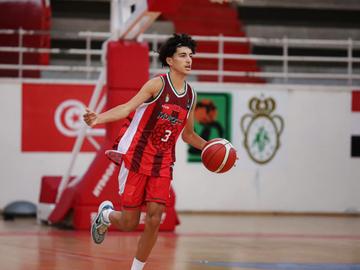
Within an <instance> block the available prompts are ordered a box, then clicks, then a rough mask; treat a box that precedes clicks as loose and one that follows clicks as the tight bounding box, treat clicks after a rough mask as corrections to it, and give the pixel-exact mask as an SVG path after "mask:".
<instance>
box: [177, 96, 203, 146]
mask: <svg viewBox="0 0 360 270" xmlns="http://www.w3.org/2000/svg"><path fill="white" fill-rule="evenodd" d="M195 104H196V102H194V103H193V106H192V108H191V111H190V114H189V118H188V120H187V122H186V125H185V127H184V131H183V133H182V139H183V140H184V142H186V143H188V144H190V145H191V146H192V147H195V148H197V149H200V150H202V149H203V148H204V146H205V144H206V143H207V141H205V140H204V139H203V138H201V137H200V136H199V135H198V134H196V133H195V131H194V111H195Z"/></svg>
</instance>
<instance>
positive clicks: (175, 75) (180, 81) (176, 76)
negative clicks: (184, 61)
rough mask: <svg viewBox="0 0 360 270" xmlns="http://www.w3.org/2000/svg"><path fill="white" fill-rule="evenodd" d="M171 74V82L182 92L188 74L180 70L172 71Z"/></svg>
mask: <svg viewBox="0 0 360 270" xmlns="http://www.w3.org/2000/svg"><path fill="white" fill-rule="evenodd" d="M169 76H170V80H171V83H172V84H173V86H174V87H175V89H176V91H178V92H182V91H183V89H184V82H185V78H186V75H185V74H181V73H179V72H175V71H170V72H169Z"/></svg>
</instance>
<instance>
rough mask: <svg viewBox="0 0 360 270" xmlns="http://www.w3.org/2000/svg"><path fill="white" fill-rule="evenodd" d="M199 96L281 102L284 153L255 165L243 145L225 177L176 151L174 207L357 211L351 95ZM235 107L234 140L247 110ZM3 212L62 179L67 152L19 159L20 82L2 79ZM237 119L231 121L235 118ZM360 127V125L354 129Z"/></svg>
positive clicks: (292, 89)
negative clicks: (53, 178)
mask: <svg viewBox="0 0 360 270" xmlns="http://www.w3.org/2000/svg"><path fill="white" fill-rule="evenodd" d="M193 85H194V86H195V88H196V90H197V91H199V92H202V91H206V92H207V91H218V92H219V91H225V92H229V93H231V94H232V97H233V103H235V102H239V103H241V102H243V100H246V98H247V97H249V95H252V94H256V95H258V94H261V93H262V94H265V95H269V96H276V97H279V100H280V102H279V107H278V110H279V111H281V114H282V116H283V117H284V119H285V130H284V133H283V134H282V136H281V142H282V145H281V148H280V149H279V152H278V154H277V155H276V156H275V159H274V160H273V161H272V162H271V163H269V164H267V165H265V166H260V165H256V164H255V163H254V162H252V161H251V160H250V159H249V157H248V156H247V154H246V152H245V151H244V148H243V146H242V138H235V137H234V135H233V140H232V141H233V144H234V145H235V147H236V148H237V150H238V152H239V158H240V159H239V161H238V165H237V167H235V168H234V169H233V170H231V171H230V172H228V173H226V174H214V173H210V172H207V171H206V169H205V168H204V167H203V166H202V165H201V164H194V163H188V162H187V161H186V158H187V148H186V145H185V144H184V143H182V142H179V143H178V146H177V164H176V166H175V175H174V182H173V184H174V187H175V190H176V193H177V209H179V210H193V211H197V210H206V211H208V210H209V211H212V210H216V211H291V212H293V211H295V212H345V211H360V196H359V191H360V181H359V179H360V169H359V167H360V159H351V158H350V135H351V107H350V106H351V92H350V91H349V90H351V89H347V88H341V87H337V88H334V87H328V86H327V87H310V86H274V85H270V86H268V85H236V84H233V85H232V84H228V85H218V84H201V83H194V84H193ZM245 109H246V108H244V106H242V108H239V105H238V106H235V107H234V106H233V121H234V122H233V134H234V133H235V134H236V128H238V123H236V121H237V118H236V117H241V114H242V112H243V111H241V110H245ZM0 112H1V115H2V123H1V132H0V145H1V151H0V161H1V162H0V183H1V189H0V208H3V207H5V205H6V204H8V203H10V202H12V201H15V200H20V199H21V200H29V201H33V202H35V203H36V202H37V201H38V196H39V189H40V180H41V177H42V176H43V175H62V174H63V173H64V171H65V170H66V168H67V166H68V164H69V161H70V154H67V153H21V147H20V144H21V84H20V83H18V82H9V81H0ZM235 118H236V119H235ZM359 124H360V123H359ZM92 157H93V154H91V153H90V154H81V155H80V159H79V160H78V161H77V163H76V166H75V170H74V173H75V174H81V173H83V172H84V170H85V169H86V167H87V164H89V163H90V161H91V159H92Z"/></svg>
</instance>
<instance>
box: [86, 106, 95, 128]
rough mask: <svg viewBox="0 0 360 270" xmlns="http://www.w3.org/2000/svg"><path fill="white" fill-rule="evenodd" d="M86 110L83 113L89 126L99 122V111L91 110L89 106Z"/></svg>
mask: <svg viewBox="0 0 360 270" xmlns="http://www.w3.org/2000/svg"><path fill="white" fill-rule="evenodd" d="M85 110H86V112H85V113H84V115H83V118H84V122H85V123H86V124H87V125H88V126H89V127H93V126H95V125H96V124H97V122H98V115H97V113H95V112H93V111H91V110H90V109H89V108H86V109H85Z"/></svg>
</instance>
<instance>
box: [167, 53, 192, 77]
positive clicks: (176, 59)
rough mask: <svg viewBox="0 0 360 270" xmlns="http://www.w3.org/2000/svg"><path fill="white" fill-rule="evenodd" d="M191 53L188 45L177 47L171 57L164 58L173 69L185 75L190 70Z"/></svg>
mask: <svg viewBox="0 0 360 270" xmlns="http://www.w3.org/2000/svg"><path fill="white" fill-rule="evenodd" d="M192 57H193V53H192V51H191V49H190V48H188V47H178V48H177V49H176V51H175V53H174V55H173V56H172V57H168V58H167V59H166V60H167V62H168V64H169V66H170V68H171V69H172V70H174V71H177V72H179V73H182V74H184V75H187V74H189V73H190V71H191V64H192Z"/></svg>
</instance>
